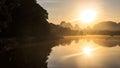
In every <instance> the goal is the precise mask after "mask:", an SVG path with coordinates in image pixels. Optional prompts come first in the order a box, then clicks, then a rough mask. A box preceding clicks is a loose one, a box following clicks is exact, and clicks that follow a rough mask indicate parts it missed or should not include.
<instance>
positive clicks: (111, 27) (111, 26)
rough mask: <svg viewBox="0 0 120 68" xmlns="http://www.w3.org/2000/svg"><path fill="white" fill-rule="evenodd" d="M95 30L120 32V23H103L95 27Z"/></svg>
mask: <svg viewBox="0 0 120 68" xmlns="http://www.w3.org/2000/svg"><path fill="white" fill-rule="evenodd" d="M93 30H107V31H120V23H119V24H117V23H116V22H112V21H105V22H101V23H98V24H96V25H95V26H94V27H93Z"/></svg>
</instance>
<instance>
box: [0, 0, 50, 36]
mask: <svg viewBox="0 0 120 68" xmlns="http://www.w3.org/2000/svg"><path fill="white" fill-rule="evenodd" d="M1 7H5V9H1V11H0V15H1V16H0V21H2V20H5V19H9V18H10V19H11V21H9V22H10V23H9V24H7V25H8V27H7V28H6V29H4V30H3V31H2V34H3V35H4V36H9V37H21V36H22V37H23V36H37V37H43V36H47V35H49V34H50V28H49V23H48V21H47V19H48V13H47V11H46V10H45V9H44V8H42V7H41V6H40V5H39V4H37V2H36V0H3V5H1ZM2 12H4V13H2ZM5 14H6V15H5ZM5 21H7V20H5ZM1 23H2V24H0V25H1V27H0V28H1V29H2V28H3V27H4V25H3V24H6V23H5V22H3V21H2V22H1Z"/></svg>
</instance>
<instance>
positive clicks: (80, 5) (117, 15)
mask: <svg viewBox="0 0 120 68" xmlns="http://www.w3.org/2000/svg"><path fill="white" fill-rule="evenodd" d="M37 2H38V3H39V4H40V5H41V6H42V7H43V8H44V9H46V10H47V11H48V13H49V19H48V21H49V22H51V23H54V24H59V23H60V22H61V21H66V22H69V21H70V20H74V19H76V18H79V17H80V12H81V11H83V10H85V9H94V10H96V11H97V12H98V16H97V18H96V20H95V21H94V22H101V21H115V22H120V7H119V6H120V0H37ZM79 22H81V21H79Z"/></svg>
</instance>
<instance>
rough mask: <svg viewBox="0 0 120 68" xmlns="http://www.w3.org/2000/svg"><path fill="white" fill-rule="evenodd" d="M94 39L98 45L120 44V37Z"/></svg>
mask: <svg viewBox="0 0 120 68" xmlns="http://www.w3.org/2000/svg"><path fill="white" fill-rule="evenodd" d="M93 41H94V42H95V43H96V44H98V45H101V46H106V47H114V46H117V45H119V46H120V37H108V38H98V39H93Z"/></svg>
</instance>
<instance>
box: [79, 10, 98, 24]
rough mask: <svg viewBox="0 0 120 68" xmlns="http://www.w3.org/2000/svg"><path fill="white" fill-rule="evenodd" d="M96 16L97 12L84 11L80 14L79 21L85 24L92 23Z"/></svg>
mask: <svg viewBox="0 0 120 68" xmlns="http://www.w3.org/2000/svg"><path fill="white" fill-rule="evenodd" d="M96 16H97V11H96V10H93V9H86V10H83V11H82V12H81V13H80V19H81V21H82V22H83V23H85V24H90V23H92V22H93V21H94V20H95V18H96Z"/></svg>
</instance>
